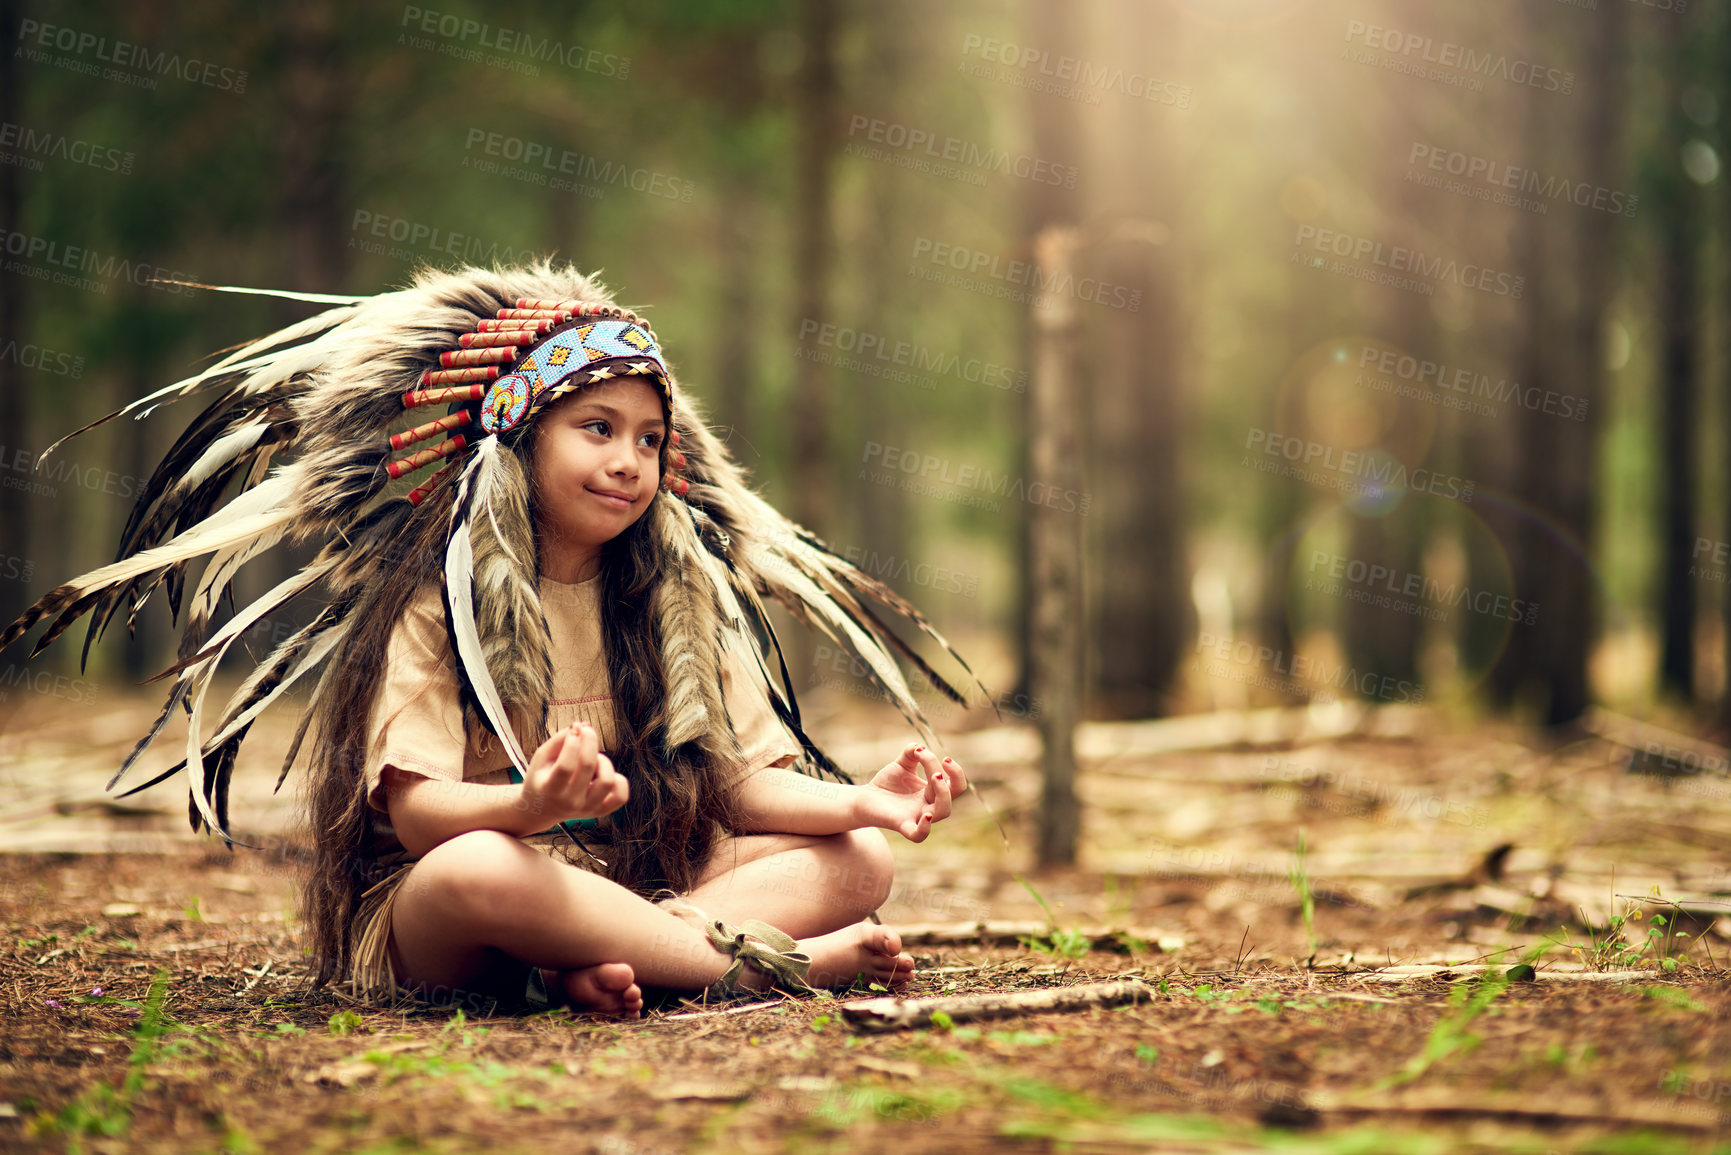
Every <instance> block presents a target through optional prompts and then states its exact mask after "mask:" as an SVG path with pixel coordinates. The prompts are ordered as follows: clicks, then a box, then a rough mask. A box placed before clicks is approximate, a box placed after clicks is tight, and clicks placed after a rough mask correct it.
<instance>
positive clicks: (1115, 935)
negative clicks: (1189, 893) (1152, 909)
mask: <svg viewBox="0 0 1731 1155" xmlns="http://www.w3.org/2000/svg"><path fill="white" fill-rule="evenodd" d="M897 933H899V934H900V935H901V936H902V945H903V946H904V947H907V946H974V945H978V946H1021V945H1022V942H1023V940H1024V939H1030V938H1045V937H1047V936H1049V935H1050V934H1051V933H1052V927H1051V924H1050V923H1044V922H1033V921H1029V922H951V923H916V924H914V925H912V926H904V927H898V928H897ZM1078 933H1080V934H1084V935H1086V936H1087V938H1088V947H1089V949H1090V950H1100V951H1112V952H1114V953H1117V954H1125V953H1128V951H1129V950H1130V947H1129V945H1128V943H1127V941H1126V940H1129V939H1134V940H1136V941H1137V942H1141V943H1146V944H1147V946H1148V947H1149V949H1152V950H1158V951H1161V952H1163V953H1165V954H1173V953H1176V952H1177V951H1180V950H1182V949H1184V939H1183V938H1181V937H1179V936H1178V935H1175V934H1173V933H1172V932H1171V931H1167V930H1161V929H1159V928H1158V927H1143V928H1141V929H1128V930H1098V929H1097V930H1088V931H1079V932H1078Z"/></svg>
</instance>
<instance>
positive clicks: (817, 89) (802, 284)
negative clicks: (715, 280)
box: [789, 0, 837, 534]
mask: <svg viewBox="0 0 1731 1155" xmlns="http://www.w3.org/2000/svg"><path fill="white" fill-rule="evenodd" d="M836 20H837V15H836V3H835V0H803V3H802V4H801V6H800V32H801V38H802V40H803V41H804V51H805V57H804V60H803V62H802V64H801V67H800V78H799V112H798V117H799V129H798V131H799V144H798V155H797V157H796V160H795V164H796V166H797V168H796V173H795V179H796V182H797V187H796V193H795V196H796V203H795V205H794V300H795V308H794V317H793V325H794V333H795V336H796V338H797V335H798V332H799V322H800V319H801V318H804V317H819V318H821V317H827V316H829V272H830V257H831V248H832V242H831V232H832V227H833V225H832V206H831V204H830V164H831V155H830V154H831V153H832V152H833V137H834V134H835V116H836V65H835V39H836ZM829 388H830V374H829V372H828V370H827V368H826V367H825V366H823V365H820V364H818V363H817V362H816V361H812V360H809V359H806V358H801V359H800V360H799V362H798V371H797V372H796V373H795V374H794V382H793V398H792V402H791V404H790V406H789V411H790V413H791V418H792V428H791V429H790V430H789V433H790V435H791V436H792V438H793V446H792V455H791V456H792V462H793V477H792V494H793V509H794V520H795V521H798V522H800V523H801V524H803V525H805V526H806V527H808V528H809V529H811V530H813V531H814V532H816V533H818V534H823V533H826V532H828V523H829V521H830V509H831V494H832V492H833V488H834V487H833V484H832V478H831V471H830V468H829V466H830V454H829Z"/></svg>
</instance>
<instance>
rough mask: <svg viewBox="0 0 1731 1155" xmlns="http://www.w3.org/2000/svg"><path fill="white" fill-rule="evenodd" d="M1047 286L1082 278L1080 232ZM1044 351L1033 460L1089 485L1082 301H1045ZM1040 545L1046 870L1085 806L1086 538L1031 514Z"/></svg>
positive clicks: (1069, 482)
mask: <svg viewBox="0 0 1731 1155" xmlns="http://www.w3.org/2000/svg"><path fill="white" fill-rule="evenodd" d="M1034 249H1035V259H1036V261H1037V262H1038V265H1039V269H1040V272H1041V273H1042V275H1044V276H1045V277H1046V278H1047V280H1048V283H1053V284H1056V283H1059V282H1061V281H1062V279H1063V278H1065V277H1067V276H1069V275H1070V273H1071V272H1072V270H1073V269H1074V260H1075V249H1076V232H1075V230H1074V229H1067V228H1060V227H1053V228H1049V229H1046V230H1044V231H1043V232H1041V233H1040V235H1039V237H1038V238H1036V240H1035V242H1034ZM1033 314H1034V315H1033V321H1034V324H1033V329H1034V334H1035V340H1036V342H1037V346H1036V348H1037V353H1036V356H1035V361H1034V372H1033V373H1032V375H1031V376H1032V380H1031V382H1030V384H1029V393H1030V397H1031V401H1032V408H1033V414H1032V416H1033V419H1034V421H1033V426H1032V430H1031V432H1032V437H1031V438H1030V441H1029V456H1030V458H1031V459H1032V465H1033V476H1034V477H1036V478H1038V479H1040V480H1041V481H1043V482H1045V483H1046V484H1047V485H1050V486H1053V487H1055V488H1057V489H1059V490H1070V489H1077V488H1079V487H1080V481H1081V466H1080V461H1081V453H1080V448H1081V447H1080V444H1079V440H1080V437H1079V427H1080V422H1079V420H1078V419H1077V409H1078V405H1077V403H1076V402H1077V397H1078V394H1079V393H1080V392H1081V391H1082V390H1081V389H1080V382H1078V381H1077V365H1076V355H1077V345H1078V341H1077V335H1076V330H1077V317H1076V301H1075V298H1073V297H1071V296H1069V295H1068V294H1065V293H1047V294H1044V295H1043V296H1042V297H1041V298H1040V299H1039V301H1038V302H1037V303H1036V304H1035V306H1034V309H1033ZM1029 510H1030V512H1029V516H1028V529H1029V533H1028V536H1029V539H1030V541H1031V542H1032V544H1033V553H1034V558H1033V561H1034V564H1033V568H1032V572H1031V577H1032V579H1033V582H1032V586H1033V603H1034V638H1033V641H1034V650H1033V659H1034V662H1033V676H1032V685H1033V691H1034V700H1035V701H1036V702H1037V703H1038V704H1039V707H1040V739H1041V749H1042V759H1043V766H1042V770H1043V775H1044V776H1043V779H1042V785H1041V790H1040V813H1039V822H1038V830H1039V836H1038V837H1039V847H1038V860H1039V864H1040V865H1041V866H1052V865H1057V864H1070V863H1074V862H1075V861H1076V841H1077V838H1078V835H1079V833H1080V830H1081V806H1080V803H1079V802H1078V801H1077V799H1076V749H1075V734H1076V724H1077V723H1078V722H1079V721H1080V720H1081V717H1082V637H1083V634H1082V631H1081V629H1080V628H1078V623H1079V622H1080V621H1081V620H1082V616H1081V610H1082V584H1081V583H1082V572H1081V560H1082V531H1081V523H1080V521H1079V520H1078V519H1077V518H1076V516H1075V515H1074V514H1071V513H1066V512H1064V511H1063V510H1062V509H1053V508H1049V507H1048V506H1046V505H1044V504H1030V506H1029Z"/></svg>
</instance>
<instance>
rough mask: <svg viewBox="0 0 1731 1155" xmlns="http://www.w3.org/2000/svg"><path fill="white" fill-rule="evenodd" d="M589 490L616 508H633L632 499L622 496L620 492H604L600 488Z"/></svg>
mask: <svg viewBox="0 0 1731 1155" xmlns="http://www.w3.org/2000/svg"><path fill="white" fill-rule="evenodd" d="M588 492H590V493H592V494H594V495H595V496H596V497H597V498H599V499H600V500H601V501H602V502H604V503H606V504H607V505H610V506H612V507H613V508H614V509H630V508H631V502H632V499H631V498H629V497H624V496H621V495H620V494H617V493H607V492H603V491H601V490H599V489H591V490H589V491H588Z"/></svg>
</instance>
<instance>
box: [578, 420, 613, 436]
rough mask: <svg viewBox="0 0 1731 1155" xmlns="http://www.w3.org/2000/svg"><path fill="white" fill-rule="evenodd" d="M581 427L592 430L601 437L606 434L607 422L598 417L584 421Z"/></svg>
mask: <svg viewBox="0 0 1731 1155" xmlns="http://www.w3.org/2000/svg"><path fill="white" fill-rule="evenodd" d="M582 428H584V429H590V430H593V431H595V432H596V433H597V434H599V435H600V436H602V437H606V436H607V422H605V421H603V420H601V419H600V418H599V417H597V418H596V419H595V420H593V421H585V422H584V423H583V425H582Z"/></svg>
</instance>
